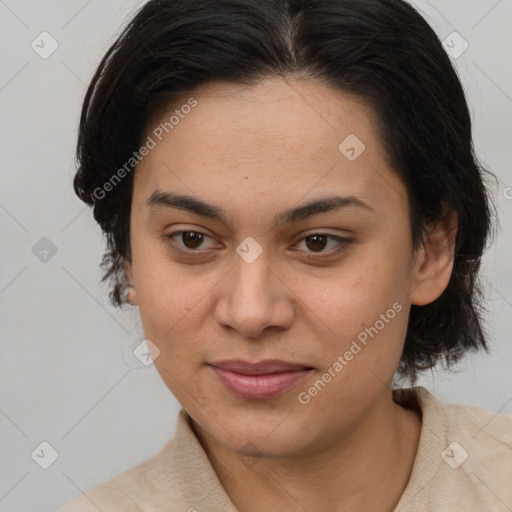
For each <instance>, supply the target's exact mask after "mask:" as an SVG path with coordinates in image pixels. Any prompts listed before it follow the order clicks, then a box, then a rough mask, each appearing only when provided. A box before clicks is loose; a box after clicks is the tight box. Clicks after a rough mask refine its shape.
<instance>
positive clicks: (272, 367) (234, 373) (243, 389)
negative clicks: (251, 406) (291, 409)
mask: <svg viewBox="0 0 512 512" xmlns="http://www.w3.org/2000/svg"><path fill="white" fill-rule="evenodd" d="M210 366H211V368H212V370H213V371H214V372H215V373H216V374H217V376H218V377H219V379H220V380H221V382H222V383H223V384H224V385H225V386H226V387H227V388H228V389H229V390H230V391H231V392H232V393H234V394H235V395H236V396H238V397H240V398H245V399H249V400H262V399H265V398H272V397H274V396H278V395H281V394H282V393H284V392H285V391H287V390H288V389H290V388H291V387H293V386H294V385H295V384H297V383H298V382H299V381H300V380H302V379H303V378H304V377H305V376H306V375H307V374H308V373H309V372H310V371H311V370H312V368H310V367H306V366H304V365H300V364H294V363H288V362H286V361H278V360H267V361H262V362H260V363H249V362H245V361H240V360H229V361H219V362H216V363H212V364H210Z"/></svg>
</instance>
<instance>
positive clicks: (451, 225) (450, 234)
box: [409, 203, 457, 306]
mask: <svg viewBox="0 0 512 512" xmlns="http://www.w3.org/2000/svg"><path fill="white" fill-rule="evenodd" d="M456 235H457V212H455V211H454V210H452V209H450V208H449V207H448V205H447V204H446V203H443V210H442V214H441V216H440V218H439V220H437V221H436V222H434V223H433V224H432V225H430V226H429V228H428V230H427V233H426V234H425V240H424V243H423V245H422V246H421V247H420V248H419V249H418V250H417V252H416V254H415V261H414V270H413V279H412V288H411V291H410V292H409V300H410V301H411V304H414V305H416V306H424V305H426V304H430V303H431V302H434V301H435V300H436V299H437V298H438V297H439V296H440V295H441V294H442V293H443V292H444V290H445V289H446V287H447V286H448V283H449V282H450V277H451V274H452V270H453V262H454V257H455V239H456Z"/></svg>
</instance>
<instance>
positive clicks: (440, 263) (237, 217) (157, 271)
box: [126, 77, 456, 512]
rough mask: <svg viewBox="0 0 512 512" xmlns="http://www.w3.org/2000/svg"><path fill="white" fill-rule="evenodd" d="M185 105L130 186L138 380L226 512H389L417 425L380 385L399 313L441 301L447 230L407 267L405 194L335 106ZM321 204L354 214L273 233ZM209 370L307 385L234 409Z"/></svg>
mask: <svg viewBox="0 0 512 512" xmlns="http://www.w3.org/2000/svg"><path fill="white" fill-rule="evenodd" d="M193 97H194V98H195V99H196V100H197V101H198V104H197V106H196V107H195V108H194V109H193V110H192V112H191V113H190V114H188V115H187V116H186V117H185V118H184V119H183V120H181V121H180V123H179V124H178V125H177V126H175V127H174V129H173V130H172V131H170V132H169V134H168V135H167V136H165V137H164V138H163V140H162V141H161V142H159V143H158V144H157V146H156V147H155V148H154V149H152V150H151V151H150V153H149V154H148V155H147V156H146V157H145V158H144V159H143V161H142V162H141V163H140V165H139V167H138V169H137V171H136V174H135V176H134V192H133V199H132V209H131V225H130V236H131V261H130V262H127V264H126V270H127V274H128V277H129V279H130V281H131V282H132V284H133V288H131V289H130V291H129V294H128V300H129V301H130V302H131V303H132V304H136V305H137V306H138V308H139V311H140V316H141V320H142V325H143V329H144V334H145V336H146V338H148V339H150V340H151V341H152V342H153V343H154V344H155V345H156V346H157V347H158V349H159V351H160V354H159V355H158V357H157V358H156V359H155V366H156V368H157V370H158V372H159V374H160V375H161V377H162V379H163V380H164V382H165V384H166V385H167V386H168V388H169V389H170V390H171V392H172V393H173V394H174V396H175V397H176V398H177V400H178V401H179V402H180V403H181V405H182V406H183V407H184V408H185V410H186V411H187V412H188V413H189V415H190V416H191V418H192V420H193V421H192V425H193V428H194V430H195V432H196V434H197V436H198V438H199V439H200V441H201V443H202V445H203V447H204V449H205V450H206V452H207V453H208V456H209V458H210V460H211V462H212V465H213V467H214V469H215V470H216V472H217V474H218V475H219V477H220V478H221V481H222V485H223V486H224V488H225V489H226V492H227V493H228V495H229V496H230V498H231V500H232V501H233V503H234V504H235V505H236V507H237V508H238V509H239V510H240V511H242V512H243V511H249V510H251V511H253V512H254V511H256V512H257V511H268V510H293V511H295V510H298V511H299V510H300V511H303V510H308V511H309V512H314V511H320V510H331V511H335V512H336V511H341V510H370V509H371V510H381V511H385V510H389V511H391V510H393V508H394V506H395V505H396V503H397V502H398V500H399V498H400V496H401V494H402V492H403V490H404V489H405V487H406V484H407V481H408V479H409V476H410V473H411V469H412V465H413V462H414V458H415V455H416V450H417V446H418V441H419V436H420V431H421V419H420V417H419V416H418V414H417V413H416V412H414V411H412V410H408V409H405V408H403V407H401V406H400V405H398V404H396V403H394V402H393V400H392V394H391V384H392V380H393V376H394V374H395V372H396V369H397V366H398V363H399V360H400V355H401V352H402V348H403V343H404V339H405V333H406V327H407V319H408V315H409V310H410V306H411V304H416V305H424V304H428V303H430V302H432V301H434V300H435V299H436V298H437V297H438V296H439V295H440V294H441V293H442V291H443V290H444V289H445V287H446V286H447V284H448V281H449V278H450V274H451V271H452V266H453V239H454V233H455V232H456V214H455V213H454V212H451V211H448V210H446V209H445V215H444V216H443V218H442V219H441V220H440V221H439V222H438V223H437V224H435V225H432V226H430V229H429V236H428V237H427V238H426V240H425V243H424V244H423V246H422V247H420V248H419V249H418V250H417V251H416V252H413V250H412V245H411V235H410V224H409V206H408V197H407V192H406V189H405V186H404V184H403V183H402V182H401V180H400V179H399V178H398V176H397V175H396V173H395V172H394V171H393V170H392V169H391V168H390V166H389V164H388V162H387V155H386V154H385V151H384V149H383V147H382V145H381V143H380V140H379V136H378V133H376V131H375V130H376V127H377V126H378V125H379V123H378V122H376V119H375V116H374V114H373V112H372V111H371V109H370V108H369V107H367V106H366V105H365V104H364V102H362V101H360V100H358V99H357V98H355V97H353V96H349V95H347V94H345V93H342V92H340V91H339V90H335V89H332V88H329V87H328V86H326V85H325V84H322V83H319V82H316V81H304V80H300V79H298V78H293V77H287V78H269V79H265V80H263V81H261V82H260V83H258V84H257V85H254V86H251V87H248V86H237V85H233V84H230V83H220V82H217V83H212V84H209V85H207V86H203V87H201V88H199V89H197V90H196V91H194V94H193ZM187 99H188V97H184V101H183V103H185V102H186V100H187ZM178 103H179V102H178ZM179 104H180V105H181V104H182V103H179ZM173 108H176V105H173ZM173 108H169V111H172V110H173ZM168 117H169V114H168V113H166V114H165V115H162V116H161V119H160V121H161V120H165V119H168ZM157 121H159V120H157ZM156 124H158V123H156ZM148 134H151V131H148ZM350 134H355V135H356V136H357V137H358V138H359V139H360V140H361V141H363V142H364V144H365V147H366V149H365V150H364V152H363V153H362V154H361V155H360V156H359V157H358V158H356V159H355V160H354V161H350V160H349V159H347V158H346V157H345V156H344V155H343V154H342V153H341V152H340V151H339V149H338V146H339V144H340V142H342V141H343V140H344V139H345V138H346V137H347V136H348V135H350ZM156 190H159V191H163V192H173V193H179V194H188V195H192V196H194V197H196V198H200V199H201V200H203V201H206V202H208V203H210V204H212V205H216V206H217V207H219V208H222V209H223V210H224V211H225V215H226V219H225V220H226V222H225V223H224V222H221V221H220V220H215V219H211V218H208V217H204V216H201V215H198V214H196V213H191V212H188V211H184V210H181V209H177V208H170V207H166V206H164V205H157V206H153V207H149V206H148V204H147V202H148V199H149V198H150V197H151V195H152V194H153V193H154V192H155V191H156ZM334 194H336V195H342V196H355V197H357V198H359V199H361V200H362V201H364V202H365V203H366V204H367V205H368V206H369V207H370V208H371V209H366V208H360V207H347V208H343V209H338V210H334V211H328V212H324V213H319V214H316V215H314V216H312V217H309V218H306V219H302V220H298V221H296V222H293V223H285V224H279V225H274V223H273V220H274V216H275V215H277V214H278V213H280V212H282V211H284V210H286V209H289V208H292V207H296V206H298V205H300V204H303V203H305V202H308V201H311V200H313V199H320V198H322V197H326V196H331V195H334ZM178 230H184V231H186V230H189V231H196V232H200V233H204V234H206V235H207V236H206V237H204V239H203V242H202V244H201V243H199V244H197V242H196V243H195V244H194V242H190V239H189V238H185V239H183V238H182V237H181V235H177V236H174V238H166V237H165V235H171V234H172V233H173V232H175V231H178ZM314 233H320V234H330V235H337V236H341V237H346V238H347V239H349V240H350V242H348V243H341V244H340V242H338V241H336V240H334V239H331V240H330V239H327V246H325V248H320V249H319V248H318V246H315V245H314V243H311V239H304V236H306V235H312V234H314ZM249 236H250V237H253V238H254V239H255V240H256V241H257V242H258V244H259V245H260V246H261V248H262V251H263V252H262V253H261V254H260V255H259V256H258V257H257V258H256V259H255V260H254V261H253V262H252V263H248V262H247V261H245V260H244V259H242V258H241V257H240V256H239V254H238V253H237V252H236V248H237V246H239V245H240V244H241V242H242V241H243V240H244V239H245V238H246V237H249ZM308 240H309V242H308ZM322 240H324V241H325V239H322ZM340 247H341V249H342V250H341V252H339V253H337V254H332V252H333V251H334V250H335V249H337V248H340ZM179 248H181V249H183V250H184V251H187V250H188V252H187V253H184V252H179V250H178V249H179ZM194 251H195V252H194ZM192 253H193V254H192ZM322 253H323V254H327V253H331V254H332V255H331V256H328V257H324V258H321V255H322ZM194 255H195V256H194ZM396 302H397V303H399V304H400V305H401V306H402V309H401V311H400V312H399V313H397V314H396V316H395V317H394V318H393V319H392V320H389V322H387V323H385V327H384V328H382V329H380V330H379V332H378V335H376V336H375V337H374V338H370V339H369V341H368V344H367V345H366V346H364V348H363V349H362V350H361V351H360V352H359V353H357V355H355V356H354V357H353V359H352V360H350V361H348V362H347V364H346V366H344V367H343V370H342V371H341V372H339V373H337V374H336V377H335V378H332V380H331V381H330V382H329V383H328V384H327V385H326V386H325V387H324V388H323V389H321V391H320V392H318V394H316V396H314V397H312V398H311V400H310V402H309V403H307V404H302V403H300V402H299V400H298V394H299V393H300V392H303V391H307V390H308V389H309V388H310V387H311V386H313V385H314V383H315V382H316V381H317V380H318V379H320V378H321V377H322V374H324V373H325V372H327V371H328V369H329V368H330V367H332V366H333V363H335V361H336V360H337V357H338V356H339V355H343V354H344V353H345V352H346V351H347V350H349V348H350V346H351V343H352V341H353V340H356V339H357V336H358V334H360V333H361V332H362V331H364V329H365V328H367V327H369V326H373V325H375V323H376V321H377V320H378V319H379V318H381V317H380V315H382V314H385V313H386V311H387V310H389V309H390V308H391V307H392V304H393V303H396ZM155 353H156V352H155ZM223 359H243V360H248V361H261V360H264V359H282V360H286V361H292V362H295V363H301V364H304V365H307V366H310V367H313V370H312V371H311V372H310V373H309V374H308V375H307V376H306V377H305V378H304V379H303V381H301V382H300V383H299V384H297V385H296V386H294V387H293V388H292V389H291V390H289V391H287V392H285V393H284V394H282V395H280V396H278V397H274V398H271V399H267V400H246V399H243V398H239V397H237V396H235V395H233V394H232V393H231V392H230V391H228V390H227V389H226V387H225V386H224V385H223V384H222V383H221V382H220V380H219V379H218V377H217V376H216V375H215V373H214V372H212V371H211V368H210V367H209V366H208V363H211V362H214V361H219V360H223ZM369 490H371V492H368V491H369Z"/></svg>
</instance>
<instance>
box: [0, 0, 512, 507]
mask: <svg viewBox="0 0 512 512" xmlns="http://www.w3.org/2000/svg"><path fill="white" fill-rule="evenodd" d="M142 3H144V2H140V1H139V2H136V1H133V0H132V1H126V0H125V1H121V0H110V1H109V2H106V1H100V0H89V1H88V2H86V1H84V0H67V1H64V0H41V1H37V2H36V1H35V0H6V1H2V0H0V37H1V40H0V41H1V48H0V51H1V66H0V109H1V116H0V125H1V133H2V152H1V162H2V171H1V172H0V234H1V241H2V243H1V245H0V318H1V322H0V329H1V331H0V332H1V337H2V345H1V357H0V376H1V386H0V443H1V444H0V450H1V457H0V512H7V511H9V512H18V511H33V510H37V511H38V512H50V511H54V510H56V509H57V508H58V507H59V506H61V505H63V504H64V503H66V502H67V501H69V500H71V499H72V498H73V497H74V496H76V495H77V494H79V493H80V491H81V490H87V489H88V488H90V487H91V486H93V485H95V484H97V483H99V482H101V481H104V480H106V479H107V478H110V477H111V476H114V475H116V474H118V473H120V472H121V471H123V470H124V469H126V468H128V467H130V466H132V465H134V464H136V463H137V462H139V461H141V460H142V459H144V458H146V457H148V456H150V455H152V454H153V453H155V452H156V451H158V450H159V449H160V448H161V446H162V445H163V444H164V443H165V442H166V441H167V439H168V438H169V437H170V436H171V435H172V433H173V430H174V425H175V420H176V414H177V411H178V404H177V402H176V401H175V399H174V398H173V397H172V395H171V394H170V392H169V391H168V390H167V388H166V387H165V386H164V384H163V383H162V382H161V381H160V378H159V376H158V374H157V372H156V370H155V369H154V367H152V366H150V367H147V368H146V367H144V366H143V365H141V364H140V363H139V362H138V361H137V360H136V359H135V358H134V356H133V354H132V353H131V350H132V349H133V347H134V346H135V345H137V344H138V343H140V341H141V340H142V339H143V336H142V334H141V329H140V325H139V324H138V321H137V316H136V313H135V312H132V313H129V312H128V313H120V312H119V311H116V310H114V309H113V308H112V307H111V306H110V305H109V304H108V301H107V297H106V289H105V287H104V286H102V285H100V284H98V283H99V278H100V271H99V268H98V263H99V261H100V258H101V255H102V251H103V241H102V238H101V236H100V232H99V228H97V227H96V225H95V223H94V221H93V219H92V216H91V214H90V212H89V211H88V210H87V209H86V208H85V207H84V206H83V205H82V204H81V203H80V202H79V200H78V199H77V198H75V196H74V194H73V192H72V188H71V182H72V176H73V172H74V146H75V141H76V128H77V123H78V116H79V111H80V107H81V102H82V99H83V95H84V93H85V89H86V84H87V83H88V81H89V80H90V78H91V77H92V73H93V71H94V69H95V67H96V65H97V64H98V63H99V60H100V58H101V56H102V55H103V53H104V52H105V51H106V50H107V48H108V46H109V45H110V44H111V43H112V42H113V41H114V39H115V36H116V34H118V33H119V29H120V27H121V25H122V24H123V22H125V21H126V19H127V17H129V15H130V14H131V13H132V12H133V11H134V9H135V8H136V7H137V6H138V5H141V4H142ZM414 5H416V6H417V7H418V8H419V9H420V10H421V11H422V12H423V14H424V15H425V16H426V17H427V19H428V20H429V22H430V23H431V24H432V26H433V28H434V29H435V30H436V32H437V34H438V35H439V37H440V38H441V39H442V40H444V39H445V38H447V37H448V36H449V35H450V34H451V33H452V32H453V31H457V32H458V33H459V34H461V36H462V37H463V38H464V39H465V40H466V41H467V42H468V44H469V47H468V49H467V50H466V51H465V52H464V53H463V54H462V55H460V56H458V57H457V58H454V62H455V64H456V67H457V69H458V72H459V75H460V77H461V79H462V81H463V84H464V87H465V90H466V92H467V97H468V101H469V103H470V108H471V112H472V117H473V120H474V139H475V148H476V151H477V154H478V156H479V157H480V158H482V160H483V162H484V163H485V165H487V166H488V167H489V168H490V169H492V170H493V171H494V172H495V173H496V174H497V175H498V177H499V178H500V183H499V186H498V187H494V186H493V191H494V194H495V197H496V202H497V207H498V212H499V216H500V221H501V231H500V233H499V236H498V239H497V241H496V242H495V244H494V245H493V246H492V248H491V249H490V250H489V252H488V253H487V256H486V258H485V262H484V265H483V283H484V285H485V290H486V292H487V296H488V307H489V310H490V312H489V320H488V324H487V325H488V330H489V334H490V339H491V340H492V347H491V348H492V354H491V355H490V356H485V354H481V355H478V356H475V357H468V358H467V359H466V360H465V361H464V362H463V363H461V364H460V365H459V367H458V370H459V371H458V373H456V374H451V375H448V374H446V373H443V372H441V371H436V372H433V373H432V374H429V375H428V376H425V377H424V378H422V379H421V381H420V384H422V385H425V386H426V387H428V388H429V389H430V390H432V391H433V392H434V393H435V394H436V395H437V396H438V397H440V398H441V399H444V400H448V401H455V402H462V403H467V404H474V405H478V406H481V407H484V408H487V409H491V410H493V411H501V412H506V413H509V414H510V413H512V386H511V385H510V384H511V381H512V378H511V374H510V368H511V367H512V345H511V343H510V337H509V331H510V328H511V327H512V321H511V317H512V272H511V266H510V264H509V261H510V252H511V249H512V230H511V229H510V226H511V224H512V218H511V216H512V189H511V188H507V187H512V172H511V169H510V161H512V153H511V151H512V144H511V143H510V137H511V135H512V130H511V128H512V99H511V98H512V74H511V65H510V62H511V59H510V53H511V50H512V42H511V40H510V35H509V34H510V33H509V30H510V23H511V21H512V0H500V1H496V0H489V1H487V0H486V1H482V0H471V1H468V0H443V1H439V2H432V3H427V2H424V1H416V2H414ZM43 31H46V32H48V33H49V34H51V36H52V38H54V39H55V40H56V41H57V43H58V45H59V46H58V48H57V50H56V51H55V52H54V53H53V54H52V55H51V56H49V57H48V58H46V59H43V58H42V57H41V56H40V55H39V54H38V53H36V51H34V50H33V49H32V47H31V43H32V41H34V40H35V41H36V43H37V44H39V46H40V47H42V46H43V44H42V43H41V42H40V41H41V37H39V35H40V34H41V33H42V32H43ZM45 37H46V36H45ZM452 40H453V38H452ZM38 42H39V43H38ZM453 44H455V47H454V49H455V50H457V49H458V48H461V47H460V45H459V43H456V42H455V43H453ZM453 44H451V45H452V46H453ZM44 47H45V48H44V50H45V51H47V50H48V49H49V48H51V46H50V40H49V39H45V43H44ZM39 51H43V48H39ZM43 237H47V238H48V239H49V240H51V243H52V244H53V245H54V246H55V248H56V249H57V252H56V253H55V254H54V255H52V252H51V250H50V252H49V253H48V254H47V255H46V259H47V261H46V262H45V261H41V260H40V258H42V257H43V255H44V253H40V252H38V250H34V251H33V247H34V246H36V248H39V251H41V250H42V249H44V248H45V247H46V248H48V247H47V244H48V242H47V241H43V242H40V240H41V238H43ZM38 243H39V244H43V246H42V249H41V247H40V246H39V245H36V244H38ZM45 244H46V245H45ZM34 252H35V253H36V254H34ZM37 256H39V257H37ZM43 441H46V442H48V443H50V445H51V446H53V447H54V449H55V450H56V451H57V452H58V458H57V460H56V461H55V462H54V463H53V464H52V465H51V466H50V467H49V468H48V469H42V468H41V467H39V465H38V464H36V462H35V460H34V459H36V460H37V456H34V459H33V458H32V456H31V454H32V452H33V451H34V450H35V449H36V448H38V447H39V445H40V443H41V442H43ZM36 453H40V451H39V452H37V450H36ZM48 453H49V452H48V450H46V452H45V457H46V456H47V454H48ZM42 458H43V457H42V456H41V457H40V458H39V460H42Z"/></svg>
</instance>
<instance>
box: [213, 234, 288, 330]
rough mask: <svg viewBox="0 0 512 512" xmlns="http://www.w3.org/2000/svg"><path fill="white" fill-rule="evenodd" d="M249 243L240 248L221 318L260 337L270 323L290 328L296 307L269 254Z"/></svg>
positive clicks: (220, 309)
mask: <svg viewBox="0 0 512 512" xmlns="http://www.w3.org/2000/svg"><path fill="white" fill-rule="evenodd" d="M247 244H248V245H245V244H244V243H242V244H240V246H239V247H238V248H237V253H239V254H237V256H236V259H235V261H234V268H233V270H232V271H231V272H230V273H229V278H228V282H227V283H226V286H225V288H224V290H223V293H222V297H220V300H219V303H218V305H217V321H218V322H219V323H220V324H222V325H224V326H230V327H232V328H234V329H236V330H238V331H239V332H241V333H242V334H243V335H244V336H246V337H256V336H258V334H259V333H260V332H261V331H262V330H263V329H265V328H266V327H269V326H274V327H275V326H279V327H282V328H286V327H289V325H290V322H292V321H293V306H292V305H291V304H290V303H289V297H287V296H286V287H284V286H283V285H282V283H280V281H279V279H278V278H277V277H276V276H275V275H274V271H273V270H272V261H271V259H270V256H269V253H266V252H264V251H263V250H259V251H258V252H259V254H256V252H254V251H255V246H254V245H252V246H251V242H250V241H249V242H247ZM244 249H245V251H244ZM240 251H241V254H240Z"/></svg>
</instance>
